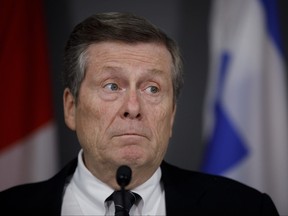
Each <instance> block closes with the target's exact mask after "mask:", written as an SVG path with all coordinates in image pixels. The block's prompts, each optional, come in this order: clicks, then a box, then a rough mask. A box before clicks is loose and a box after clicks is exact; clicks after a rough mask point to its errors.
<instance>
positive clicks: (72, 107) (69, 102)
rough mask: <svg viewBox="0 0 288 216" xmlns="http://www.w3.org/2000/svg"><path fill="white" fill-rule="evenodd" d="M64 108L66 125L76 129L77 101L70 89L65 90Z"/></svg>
mask: <svg viewBox="0 0 288 216" xmlns="http://www.w3.org/2000/svg"><path fill="white" fill-rule="evenodd" d="M63 108H64V119H65V123H66V125H67V126H68V127H69V128H70V129H71V130H75V128H76V123H75V120H76V116H75V115H76V101H75V98H74V96H73V95H72V93H71V91H70V89H68V88H65V90H64V93H63Z"/></svg>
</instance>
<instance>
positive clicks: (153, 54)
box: [87, 42, 172, 70]
mask: <svg viewBox="0 0 288 216" xmlns="http://www.w3.org/2000/svg"><path fill="white" fill-rule="evenodd" d="M87 54H88V66H89V65H95V64H97V65H102V64H113V63H114V64H117V63H118V64H121V63H123V64H124V63H126V64H127V63H129V64H131V65H133V64H137V65H139V66H141V65H143V66H144V65H146V66H148V67H149V66H150V67H155V68H157V67H162V68H157V69H162V70H163V69H164V70H167V69H168V70H171V67H172V57H171V54H170V52H169V51H168V50H167V48H166V47H165V46H164V45H162V44H159V43H133V44H128V43H123V42H100V43H96V44H91V45H90V46H89V47H88V50H87ZM165 67H166V68H165Z"/></svg>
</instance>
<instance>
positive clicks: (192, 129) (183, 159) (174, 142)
mask: <svg viewBox="0 0 288 216" xmlns="http://www.w3.org/2000/svg"><path fill="white" fill-rule="evenodd" d="M211 1H213V0H196V1H195V0H194V1H190V0H137V1H135V0H134V1H133V0H81V1H79V0H61V1H51V0H45V11H46V21H47V24H48V39H49V41H48V42H49V51H50V61H51V72H52V79H53V96H54V102H55V103H54V110H55V117H56V123H57V126H58V135H59V148H60V150H59V154H60V155H59V156H60V166H61V167H62V166H63V165H64V164H66V163H67V162H68V161H69V160H70V159H72V158H74V157H75V156H76V155H77V153H78V151H79V149H80V146H79V144H78V143H77V139H76V136H75V134H74V132H72V131H70V130H69V129H68V128H67V127H66V125H65V123H64V118H63V108H62V92H63V87H62V83H61V70H62V58H63V49H64V46H65V43H66V40H67V39H68V37H69V34H70V32H71V31H72V28H73V27H74V25H75V24H77V23H78V22H80V21H82V20H83V19H85V18H86V17H87V16H89V15H91V14H93V13H98V12H108V11H123V12H124V11H125V12H133V13H135V14H137V15H140V16H144V17H145V18H147V19H148V20H150V21H151V22H152V23H154V24H156V25H157V26H158V27H160V28H161V29H163V30H164V31H165V32H166V33H167V34H168V35H170V36H171V37H172V38H173V39H175V40H176V41H177V42H178V44H179V46H180V49H181V52H182V55H183V59H184V72H185V84H184V88H183V91H182V93H181V96H180V99H179V102H178V108H177V114H176V122H175V125H174V133H173V137H172V139H171V141H170V144H169V148H168V152H167V155H166V158H165V159H166V160H167V161H168V162H170V163H172V164H174V165H177V166H180V167H182V168H187V169H194V170H197V169H198V167H199V165H200V163H201V158H202V152H203V147H204V142H203V139H202V129H203V124H202V122H203V105H204V100H205V94H206V87H207V86H206V85H207V75H208V68H209V50H208V47H209V42H208V33H209V21H210V20H209V19H210V17H209V15H210V9H211ZM279 8H280V19H281V31H282V38H283V40H284V41H283V42H284V52H285V58H286V60H287V50H288V49H287V38H288V32H287V28H288V27H287V21H288V19H287V17H288V14H287V9H288V1H285V0H280V1H279ZM286 62H287V61H286Z"/></svg>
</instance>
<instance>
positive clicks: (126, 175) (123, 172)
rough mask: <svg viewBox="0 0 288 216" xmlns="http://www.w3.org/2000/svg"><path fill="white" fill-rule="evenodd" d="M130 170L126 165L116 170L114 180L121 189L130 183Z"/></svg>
mask: <svg viewBox="0 0 288 216" xmlns="http://www.w3.org/2000/svg"><path fill="white" fill-rule="evenodd" d="M131 176H132V170H131V168H130V167H128V166H126V165H122V166H120V167H119V168H118V169H117V173H116V180H117V183H118V185H119V186H120V187H121V188H124V187H125V186H127V185H128V184H129V183H130V181H131Z"/></svg>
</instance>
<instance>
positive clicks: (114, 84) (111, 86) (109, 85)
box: [104, 83, 119, 91]
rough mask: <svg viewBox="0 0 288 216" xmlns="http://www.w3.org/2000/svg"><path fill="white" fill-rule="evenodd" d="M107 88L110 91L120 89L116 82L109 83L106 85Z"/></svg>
mask: <svg viewBox="0 0 288 216" xmlns="http://www.w3.org/2000/svg"><path fill="white" fill-rule="evenodd" d="M104 88H105V89H108V90H110V91H118V90H119V86H118V85H117V84H116V83H108V84H106V85H105V86H104Z"/></svg>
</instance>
